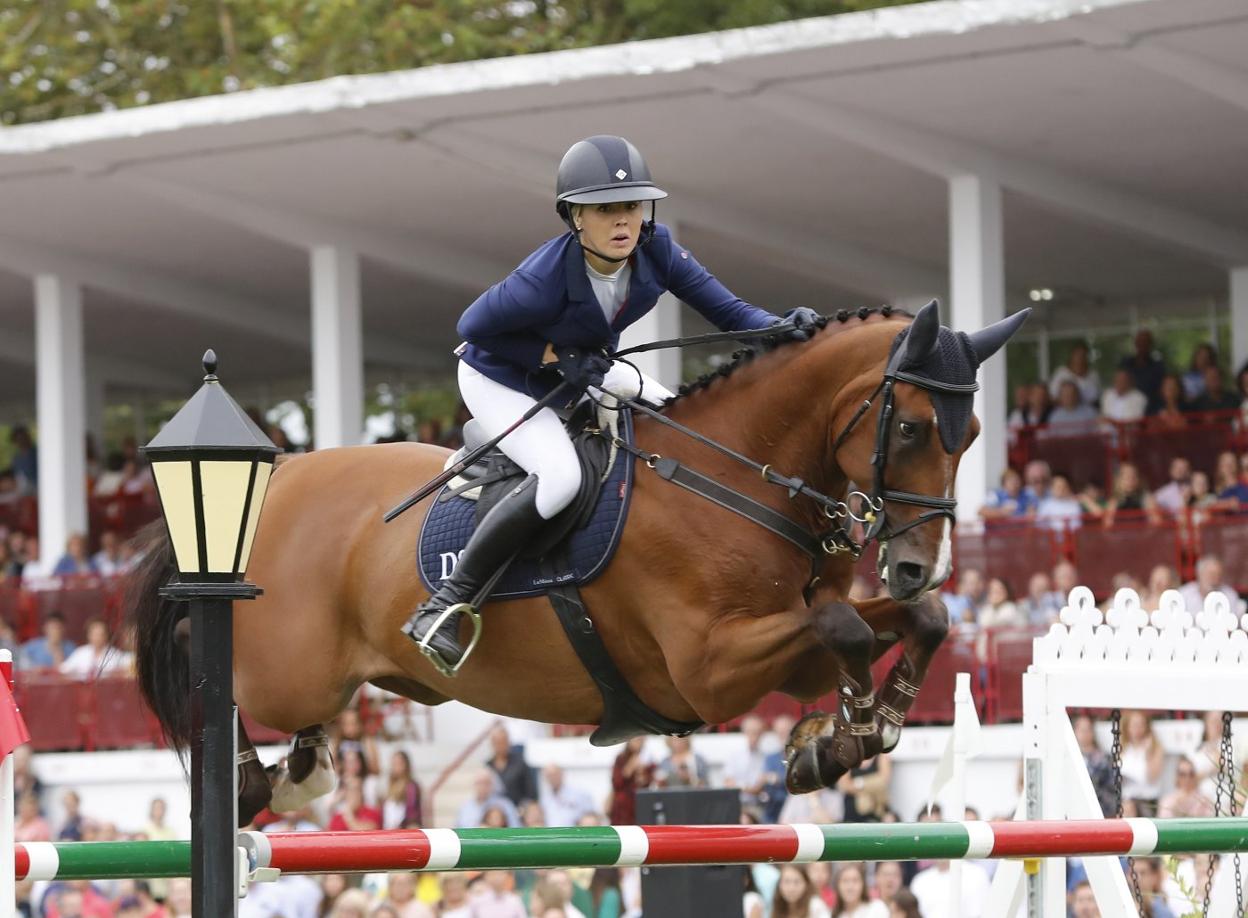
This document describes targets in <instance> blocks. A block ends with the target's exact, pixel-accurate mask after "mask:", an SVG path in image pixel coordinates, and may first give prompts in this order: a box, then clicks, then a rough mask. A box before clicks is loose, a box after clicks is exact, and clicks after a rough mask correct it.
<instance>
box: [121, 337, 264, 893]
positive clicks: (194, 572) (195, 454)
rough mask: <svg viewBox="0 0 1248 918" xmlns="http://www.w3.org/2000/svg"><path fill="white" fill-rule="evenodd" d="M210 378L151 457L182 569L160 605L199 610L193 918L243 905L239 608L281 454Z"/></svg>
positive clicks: (152, 447) (255, 592)
mask: <svg viewBox="0 0 1248 918" xmlns="http://www.w3.org/2000/svg"><path fill="white" fill-rule="evenodd" d="M204 371H205V372H206V374H207V375H206V376H205V377H204V384H203V386H201V387H200V389H199V391H198V392H196V393H195V394H194V395H193V396H192V397H191V399H190V401H188V402H187V403H186V404H185V405H183V406H182V408H181V409H180V410H179V411H178V413H177V414H175V415H174V416H173V419H172V420H170V421H169V423H168V424H166V425H165V427H164V429H163V430H161V432H160V433H159V434H157V435H156V437H155V439H153V440H152V442H151V443H149V444H147V446H146V447H144V449H143V452H144V454H145V455H146V456H147V458H148V460H150V461H151V463H152V474H153V475H154V476H155V479H156V490H157V491H158V492H159V494H160V505H161V510H162V512H163V513H164V517H165V525H166V526H167V527H168V529H169V538H170V539H171V540H172V542H173V552H174V556H175V559H176V561H177V565H178V577H177V578H176V579H175V580H174V581H172V582H171V583H169V584H168V585H167V586H166V587H164V588H163V589H162V590H161V595H163V596H166V597H168V598H169V599H173V600H177V601H181V602H189V603H190V604H191V606H190V619H191V667H190V675H191V734H192V737H193V739H192V741H191V781H192V785H191V825H192V832H191V884H192V887H193V896H194V899H193V906H192V911H191V914H192V915H194V916H195V918H224V916H227V915H234V914H235V913H236V906H237V902H238V891H237V890H238V886H237V878H236V877H235V869H236V866H237V856H236V854H235V849H236V847H237V840H236V839H237V834H238V823H237V819H238V800H237V798H236V796H235V791H234V768H235V763H234V759H235V751H234V750H235V746H234V736H235V733H234V718H235V712H234V700H233V695H234V693H233V668H234V612H233V608H234V607H233V601H234V600H236V599H254V598H255V597H257V596H259V595H260V593H261V592H262V591H261V590H260V588H259V587H257V586H256V585H255V584H252V583H247V582H246V580H245V579H244V576H245V574H246V572H247V560H248V558H249V557H250V556H251V546H252V540H253V538H254V536H255V533H256V524H257V522H258V521H259V519H260V508H261V506H262V505H263V503H264V494H265V491H266V490H267V488H268V484H269V475H270V473H271V472H272V471H273V462H274V460H275V459H276V458H277V453H278V449H277V447H276V446H274V445H273V443H272V442H271V441H270V440H269V438H268V437H266V436H265V435H264V432H263V431H261V430H260V428H258V427H257V426H256V425H255V424H254V423H253V422H252V420H251V418H249V417H247V415H246V413H245V412H244V411H243V410H242V409H241V408H239V406H238V404H237V403H236V402H235V401H234V400H233V399H232V398H230V396H229V394H228V393H226V391H225V389H224V388H222V386H221V383H220V382H219V381H218V380H217V376H216V371H217V355H216V354H214V353H213V352H212V351H208V352H207V353H206V354H204Z"/></svg>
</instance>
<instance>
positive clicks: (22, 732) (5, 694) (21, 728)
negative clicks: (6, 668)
mask: <svg viewBox="0 0 1248 918" xmlns="http://www.w3.org/2000/svg"><path fill="white" fill-rule="evenodd" d="M29 742H30V732H29V731H28V730H27V729H26V721H24V720H22V712H21V710H20V709H19V708H18V706H17V699H16V698H14V697H13V690H12V688H10V686H9V680H8V678H0V759H2V758H4V757H5V756H8V755H10V754H11V753H12V752H13V750H14V749H16V748H17V747H18V746H20V745H22V743H29Z"/></svg>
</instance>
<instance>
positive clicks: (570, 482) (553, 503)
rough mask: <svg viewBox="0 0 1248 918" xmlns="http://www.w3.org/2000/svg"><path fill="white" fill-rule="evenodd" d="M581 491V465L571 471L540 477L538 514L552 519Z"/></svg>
mask: <svg viewBox="0 0 1248 918" xmlns="http://www.w3.org/2000/svg"><path fill="white" fill-rule="evenodd" d="M580 489H581V469H580V465H579V463H578V464H577V465H576V466H575V467H573V468H570V469H561V470H560V471H559V472H558V473H555V474H546V475H540V474H539V475H538V480H537V512H538V513H540V514H541V515H542V517H543V518H545V519H551V518H553V517H554V516H555V514H557V513H558V512H559V511H560V510H563V509H564V508H565V507H567V506H568V505H569V504H570V503H572V501H574V500H575V499H576V495H577V492H578V491H580Z"/></svg>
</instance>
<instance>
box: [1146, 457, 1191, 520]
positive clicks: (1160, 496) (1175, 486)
mask: <svg viewBox="0 0 1248 918" xmlns="http://www.w3.org/2000/svg"><path fill="white" fill-rule="evenodd" d="M1191 493H1192V464H1191V463H1190V462H1188V461H1187V460H1186V459H1184V458H1183V457H1182V456H1176V457H1174V458H1173V459H1171V460H1170V480H1169V481H1168V482H1166V483H1165V484H1164V485H1162V486H1161V487H1160V488H1158V489H1157V490H1156V491H1154V492H1153V502H1154V503H1156V504H1157V507H1158V508H1159V509H1161V510H1164V511H1165V512H1166V513H1179V512H1180V511H1182V510H1183V508H1184V507H1186V506H1187V502H1188V498H1189V497H1190V496H1191Z"/></svg>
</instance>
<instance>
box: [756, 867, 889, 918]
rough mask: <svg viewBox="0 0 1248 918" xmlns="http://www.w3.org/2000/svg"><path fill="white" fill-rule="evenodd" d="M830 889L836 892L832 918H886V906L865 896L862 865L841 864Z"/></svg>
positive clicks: (865, 874)
mask: <svg viewBox="0 0 1248 918" xmlns="http://www.w3.org/2000/svg"><path fill="white" fill-rule="evenodd" d="M781 881H782V882H783V877H782V878H781ZM832 888H833V889H834V890H835V891H836V907H835V908H834V909H833V910H832V915H833V916H834V918H888V906H887V905H885V904H884V903H883V902H880V901H879V900H877V899H872V898H870V896H869V895H868V894H867V872H866V869H865V868H864V867H863V866H862V864H858V863H854V862H852V861H851V862H850V863H848V864H842V865H841V867H840V869H839V870H837V872H836V879H835V880H833V881H832Z"/></svg>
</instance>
